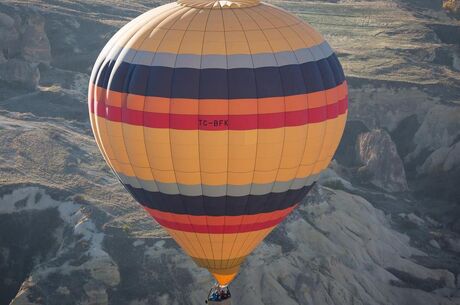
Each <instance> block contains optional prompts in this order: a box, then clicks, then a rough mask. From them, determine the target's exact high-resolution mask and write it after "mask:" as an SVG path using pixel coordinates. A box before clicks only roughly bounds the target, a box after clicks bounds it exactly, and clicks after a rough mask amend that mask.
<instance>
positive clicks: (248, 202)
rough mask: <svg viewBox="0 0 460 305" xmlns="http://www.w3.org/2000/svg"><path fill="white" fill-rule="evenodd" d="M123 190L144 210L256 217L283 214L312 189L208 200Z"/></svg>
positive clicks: (127, 186)
mask: <svg viewBox="0 0 460 305" xmlns="http://www.w3.org/2000/svg"><path fill="white" fill-rule="evenodd" d="M124 186H125V188H126V189H127V190H128V191H129V192H130V193H131V195H132V196H133V197H134V198H135V199H136V200H137V202H139V203H140V204H142V205H143V206H145V207H148V208H151V209H155V210H160V211H163V212H169V213H175V214H189V215H207V216H238V215H253V214H260V213H267V212H273V211H278V210H284V209H286V208H289V207H292V206H294V205H295V204H297V203H298V202H300V201H301V200H302V199H303V198H304V197H305V195H306V194H307V193H308V192H309V191H310V189H311V187H312V185H310V186H305V187H303V188H301V189H298V190H288V191H286V192H283V193H269V194H265V195H247V196H240V197H232V196H222V197H209V196H184V195H168V194H163V193H159V192H149V191H146V190H144V189H138V188H134V187H132V186H130V185H124Z"/></svg>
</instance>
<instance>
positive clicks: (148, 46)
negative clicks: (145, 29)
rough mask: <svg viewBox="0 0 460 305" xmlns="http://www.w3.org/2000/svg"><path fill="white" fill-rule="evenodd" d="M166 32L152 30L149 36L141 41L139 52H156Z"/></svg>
mask: <svg viewBox="0 0 460 305" xmlns="http://www.w3.org/2000/svg"><path fill="white" fill-rule="evenodd" d="M167 32H168V30H165V29H161V28H154V29H152V31H151V33H150V35H149V36H148V37H147V38H146V39H145V40H144V41H143V43H142V45H141V47H140V48H139V50H140V51H149V52H155V51H156V50H158V47H159V46H160V44H161V42H162V41H163V38H164V37H165V35H166V33H167Z"/></svg>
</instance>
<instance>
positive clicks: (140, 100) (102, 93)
mask: <svg viewBox="0 0 460 305" xmlns="http://www.w3.org/2000/svg"><path fill="white" fill-rule="evenodd" d="M347 91H348V90H347V82H346V81H344V82H343V83H342V84H340V85H339V86H337V87H334V88H331V89H328V90H325V91H319V92H314V93H309V94H300V95H291V96H282V97H269V98H257V99H232V100H227V99H183V98H175V99H170V98H164V97H157V96H149V97H146V96H142V95H136V94H128V93H119V92H116V91H111V90H106V89H103V88H100V87H94V86H93V87H92V88H90V92H94V94H92V95H91V96H90V99H89V103H90V107H91V109H94V101H95V100H97V101H99V102H101V103H104V104H105V105H109V106H115V107H122V108H127V109H132V110H141V111H146V112H156V113H176V114H196V115H198V114H201V115H210V114H212V115H214V114H218V115H219V114H221V115H228V114H230V115H237V114H261V113H277V112H280V111H286V112H289V111H297V110H304V109H309V108H316V107H321V106H324V105H326V104H332V103H335V102H336V101H337V100H341V99H344V98H345V97H346V96H347V95H348V93H347ZM92 111H93V112H94V110H92Z"/></svg>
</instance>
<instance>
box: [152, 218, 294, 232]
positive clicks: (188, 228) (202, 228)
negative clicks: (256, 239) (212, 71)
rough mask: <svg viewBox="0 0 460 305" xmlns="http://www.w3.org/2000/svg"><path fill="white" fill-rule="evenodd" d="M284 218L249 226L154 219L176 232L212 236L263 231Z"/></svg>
mask: <svg viewBox="0 0 460 305" xmlns="http://www.w3.org/2000/svg"><path fill="white" fill-rule="evenodd" d="M284 218H286V216H283V217H280V218H277V219H272V220H270V221H266V222H258V223H251V224H241V225H197V224H191V223H179V222H172V221H168V220H165V219H161V218H155V217H154V219H155V220H156V221H157V222H158V223H159V224H160V225H162V226H163V227H165V228H168V229H173V230H178V231H185V232H195V233H212V234H232V233H244V232H253V231H260V230H263V229H267V228H271V227H274V226H276V225H277V224H279V223H280V222H281V221H283V220H284Z"/></svg>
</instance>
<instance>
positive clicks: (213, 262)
mask: <svg viewBox="0 0 460 305" xmlns="http://www.w3.org/2000/svg"><path fill="white" fill-rule="evenodd" d="M246 257H247V255H245V256H242V257H238V258H232V259H213V258H212V257H211V258H199V257H193V256H192V257H191V258H192V259H193V261H194V262H195V263H196V264H197V265H198V266H200V267H202V268H207V269H212V270H216V269H217V270H216V271H218V272H219V273H220V274H231V273H232V271H233V270H234V268H235V266H239V265H241V264H242V263H243V262H244V260H245V259H246ZM227 265H229V268H215V269H214V268H213V266H227Z"/></svg>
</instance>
